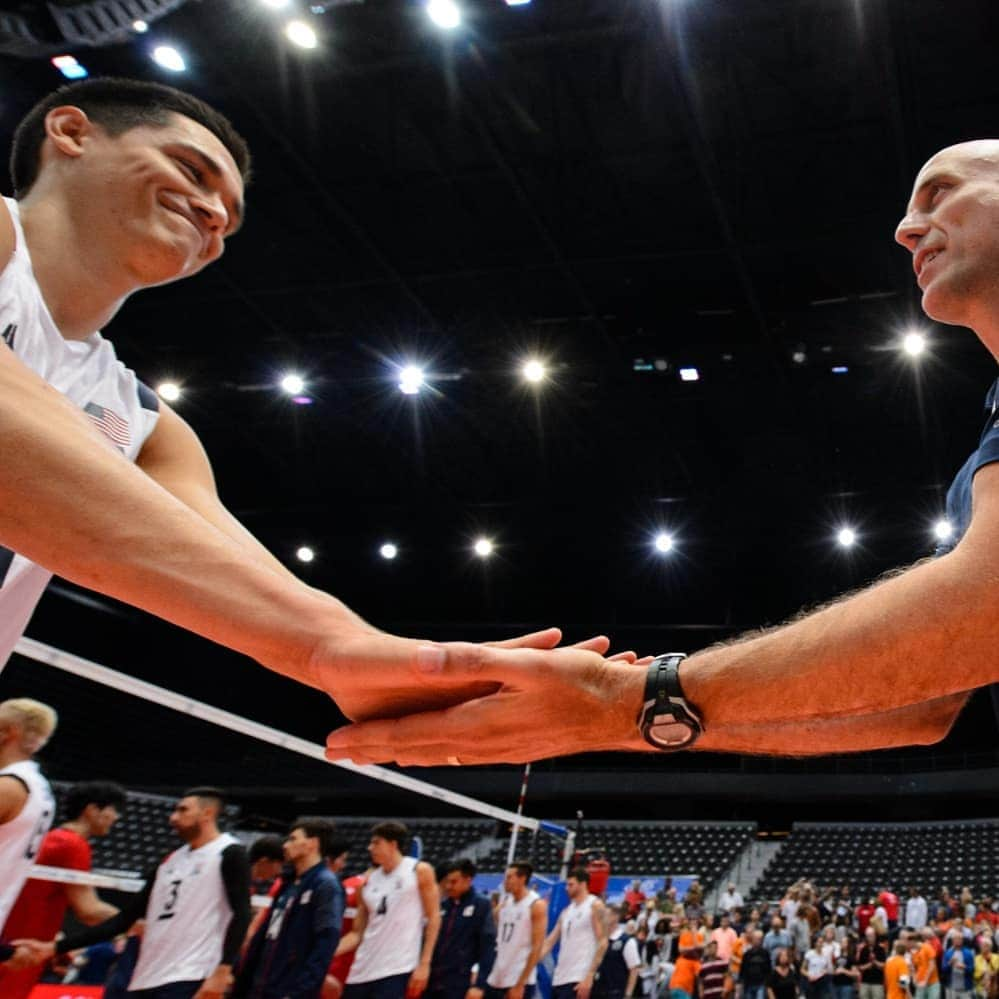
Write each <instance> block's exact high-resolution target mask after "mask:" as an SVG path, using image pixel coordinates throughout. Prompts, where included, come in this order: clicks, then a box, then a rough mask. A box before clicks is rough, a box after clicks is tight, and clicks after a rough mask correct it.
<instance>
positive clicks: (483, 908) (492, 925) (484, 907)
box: [475, 898, 496, 988]
mask: <svg viewBox="0 0 999 999" xmlns="http://www.w3.org/2000/svg"><path fill="white" fill-rule="evenodd" d="M476 908H477V909H478V910H479V911H478V914H477V915H478V920H479V926H478V940H477V947H476V950H477V954H478V964H479V972H478V975H477V976H476V978H475V981H476V983H477V986H478V987H479V988H482V987H484V986H485V984H486V979H487V978H488V977H489V975H490V973H491V972H492V970H493V962H494V961H495V960H496V920H495V919H493V907H492V906H491V905H490V904H489V899H488V898H480V899H477V900H476Z"/></svg>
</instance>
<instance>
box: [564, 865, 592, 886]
mask: <svg viewBox="0 0 999 999" xmlns="http://www.w3.org/2000/svg"><path fill="white" fill-rule="evenodd" d="M568 876H569V877H570V878H575V879H576V880H577V881H582V882H583V884H584V885H588V884H589V883H590V872H589V871H588V870H587V869H586V868H585V867H574V868H573V869H572V870H571V871H569V875H568Z"/></svg>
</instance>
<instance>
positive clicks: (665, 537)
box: [653, 531, 673, 555]
mask: <svg viewBox="0 0 999 999" xmlns="http://www.w3.org/2000/svg"><path fill="white" fill-rule="evenodd" d="M653 544H654V545H655V546H656V551H657V552H659V553H661V554H662V555H665V554H666V553H667V552H671V551H672V550H673V535H672V534H667V533H666V532H665V531H662V532H660V533H659V534H657V535H656V538H655V541H654V542H653Z"/></svg>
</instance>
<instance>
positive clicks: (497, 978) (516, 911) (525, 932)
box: [487, 891, 540, 989]
mask: <svg viewBox="0 0 999 999" xmlns="http://www.w3.org/2000/svg"><path fill="white" fill-rule="evenodd" d="M539 898H540V896H539V895H538V893H537V892H536V891H529V892H528V893H527V894H526V895H525V896H524V897H523V898H522V899H521V900H520V901H519V902H518V901H517V900H516V899H515V898H514V897H513V896H512V895H505V896H504V897H503V901H502V902H500V907H499V912H498V913H497V914H496V960H495V961H494V962H493V970H492V971H491V972H490V973H489V978H488V980H487V984H488V985H489V986H490V987H491V988H494V989H509V988H512V987H513V986H514V985H516V984H517V980H518V979H519V978H520V973H521V972H522V971H523V970H524V965H526V964H527V959H528V958H529V957H530V956H531V908H532V906H533V905H534V903H535V902H537V901H538V899H539ZM537 980H538V966H537V965H535V966H534V967H533V968H532V969H531V974H530V976H529V977H528V979H527V984H528V985H534V984H535V983H536V982H537Z"/></svg>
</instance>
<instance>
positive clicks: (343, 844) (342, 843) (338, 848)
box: [324, 836, 350, 860]
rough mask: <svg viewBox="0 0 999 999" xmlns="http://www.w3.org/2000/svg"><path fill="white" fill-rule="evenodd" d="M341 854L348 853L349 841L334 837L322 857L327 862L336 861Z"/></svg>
mask: <svg viewBox="0 0 999 999" xmlns="http://www.w3.org/2000/svg"><path fill="white" fill-rule="evenodd" d="M342 853H350V840H349V839H344V838H343V837H342V836H334V837H333V838H332V839H331V840H330V842H329V845H328V846H327V848H326V853H325V854H324V856H325V857H326V858H327V859H328V860H336V858H337V857H339V856H340V854H342Z"/></svg>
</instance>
